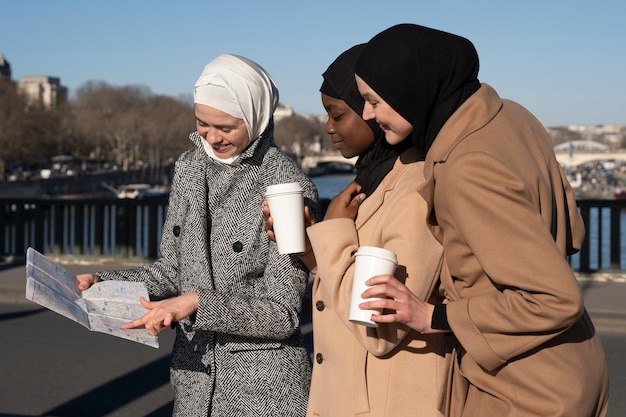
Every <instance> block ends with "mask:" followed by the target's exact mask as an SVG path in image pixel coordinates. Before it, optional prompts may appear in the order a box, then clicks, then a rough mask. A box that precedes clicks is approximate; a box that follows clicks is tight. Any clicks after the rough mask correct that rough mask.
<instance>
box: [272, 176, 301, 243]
mask: <svg viewBox="0 0 626 417" xmlns="http://www.w3.org/2000/svg"><path fill="white" fill-rule="evenodd" d="M303 194H304V189H303V188H302V186H301V185H300V183H298V182H290V183H286V184H276V185H270V186H268V187H267V190H266V192H265V199H266V200H267V204H268V205H269V207H270V214H271V216H272V218H273V219H274V236H275V237H276V244H277V245H278V253H280V254H287V253H300V252H304V251H305V249H306V236H305V234H304V233H305V231H304V196H303Z"/></svg>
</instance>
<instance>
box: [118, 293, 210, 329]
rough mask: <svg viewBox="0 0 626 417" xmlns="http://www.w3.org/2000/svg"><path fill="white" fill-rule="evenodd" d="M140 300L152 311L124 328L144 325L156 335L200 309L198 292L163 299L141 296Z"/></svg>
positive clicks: (123, 327)
mask: <svg viewBox="0 0 626 417" xmlns="http://www.w3.org/2000/svg"><path fill="white" fill-rule="evenodd" d="M139 302H141V305H142V306H144V307H145V308H147V309H148V310H150V311H149V312H148V313H146V314H144V315H143V316H141V317H140V318H138V319H137V320H133V321H131V322H130V323H126V324H124V325H123V326H122V329H134V328H136V327H142V326H143V327H145V328H146V330H147V331H148V333H150V334H151V335H153V336H156V335H158V334H159V333H160V332H161V331H162V330H163V329H165V328H166V327H170V326H171V325H172V323H174V322H177V321H180V320H182V319H184V318H186V317H189V316H191V315H192V314H193V313H195V312H196V311H197V310H198V293H197V292H189V293H187V294H183V295H179V296H178V297H173V298H168V299H167V300H161V301H146V300H144V299H143V298H140V299H139Z"/></svg>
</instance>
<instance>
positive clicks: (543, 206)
mask: <svg viewBox="0 0 626 417" xmlns="http://www.w3.org/2000/svg"><path fill="white" fill-rule="evenodd" d="M477 74H478V56H477V54H476V51H475V49H474V47H473V45H472V44H471V43H470V42H469V41H468V40H467V39H464V38H461V37H458V36H455V35H451V34H448V33H445V32H440V31H436V30H433V29H429V28H425V27H421V26H417V25H410V24H403V25H398V26H394V27H392V28H390V29H387V30H386V31H383V32H381V33H380V34H378V35H377V36H375V37H374V38H373V39H372V40H371V41H370V42H369V43H368V45H367V46H366V47H365V48H364V49H363V52H362V53H361V55H360V56H359V59H358V61H357V65H356V79H357V84H358V86H359V90H360V92H361V94H362V95H363V96H364V97H365V99H366V104H365V110H364V113H363V115H364V118H365V119H376V121H377V122H378V123H379V124H381V126H383V128H384V130H385V133H386V137H387V140H388V141H389V142H390V143H394V141H396V140H403V139H404V138H406V137H408V136H410V137H411V138H412V139H413V143H414V145H415V146H416V147H418V148H419V149H422V150H424V151H427V152H428V153H427V156H426V166H425V177H426V182H425V183H424V184H423V185H422V186H421V189H420V192H421V194H422V195H423V196H424V198H425V199H426V202H427V205H428V222H429V223H430V226H431V230H432V231H433V234H434V235H435V236H436V237H437V239H438V240H439V241H440V242H442V243H443V248H444V265H443V268H442V273H441V289H442V291H443V293H444V294H445V296H446V299H447V303H445V304H430V303H425V302H423V301H421V300H420V299H419V297H415V296H413V295H412V294H411V293H410V291H408V290H407V289H406V287H402V286H401V285H398V284H397V282H396V281H395V280H393V279H391V277H389V276H380V277H376V278H374V279H372V280H370V284H375V285H376V286H375V287H374V288H373V289H370V290H368V291H366V292H365V293H364V296H366V297H370V296H383V297H389V298H388V299H385V300H383V301H376V302H372V303H363V304H362V307H363V308H372V307H378V308H380V307H385V308H388V309H392V310H394V311H395V313H394V314H387V315H379V316H376V317H375V320H376V321H378V322H380V323H388V322H402V323H406V324H407V325H409V326H411V327H412V328H413V329H416V330H418V331H419V332H422V333H425V334H430V333H437V332H447V333H448V334H450V335H451V336H454V337H455V338H456V339H457V340H458V344H457V345H456V347H455V352H454V353H455V355H454V360H453V361H452V363H451V365H452V368H451V372H450V378H449V384H450V385H449V391H448V403H447V404H448V407H447V414H448V415H450V416H471V417H480V416H485V417H493V416H498V417H507V416H511V417H513V416H515V417H528V416H541V417H556V416H562V417H590V416H604V415H606V412H607V403H608V377H607V368H606V361H605V357H604V353H603V349H602V346H601V344H600V341H599V338H598V336H597V335H596V333H595V330H594V327H593V325H592V323H591V320H590V319H589V316H588V314H587V312H586V310H585V307H584V305H583V299H582V296H581V291H580V288H579V285H578V283H577V281H576V279H575V277H574V275H573V273H572V270H571V268H570V266H569V265H568V263H567V260H566V256H568V255H571V254H573V253H575V252H576V251H577V250H578V249H579V248H580V245H581V243H582V240H583V237H584V225H583V223H582V219H581V217H580V215H579V213H578V211H577V209H576V201H575V199H574V194H573V192H572V190H571V187H570V186H569V184H568V182H567V180H566V177H565V175H564V173H563V170H562V169H561V168H560V166H559V164H558V162H557V161H556V159H555V156H554V152H553V150H552V146H551V144H550V141H549V137H548V135H547V134H546V131H545V129H544V128H543V127H542V126H541V124H540V123H539V122H538V121H537V120H536V119H535V118H534V117H533V116H532V115H531V114H530V113H529V112H528V111H527V110H525V109H524V108H523V107H521V106H520V105H518V104H516V103H514V102H512V101H509V100H503V99H501V98H500V97H499V96H498V94H497V93H496V92H495V90H494V89H493V88H491V87H490V86H488V85H486V84H482V85H481V84H480V83H479V82H478V78H477ZM417 182H418V183H420V182H421V179H418V180H417Z"/></svg>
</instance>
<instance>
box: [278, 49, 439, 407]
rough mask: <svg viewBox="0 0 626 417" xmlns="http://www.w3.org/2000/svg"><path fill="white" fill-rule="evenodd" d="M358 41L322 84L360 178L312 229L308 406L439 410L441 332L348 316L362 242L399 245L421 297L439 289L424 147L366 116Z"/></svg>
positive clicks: (335, 129)
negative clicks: (371, 324)
mask: <svg viewBox="0 0 626 417" xmlns="http://www.w3.org/2000/svg"><path fill="white" fill-rule="evenodd" d="M361 48H362V45H359V46H356V47H353V48H351V49H349V50H347V51H346V52H344V53H343V54H341V55H340V56H339V57H338V58H337V59H336V60H335V61H334V62H333V63H332V64H331V65H330V66H329V67H328V69H327V70H326V71H325V72H324V74H323V76H324V81H323V84H322V86H321V88H320V91H321V93H322V94H321V97H322V104H323V105H324V108H325V109H326V111H327V113H328V120H327V122H326V131H327V132H328V134H329V135H330V137H331V139H332V141H333V143H334V144H335V146H336V148H337V149H339V151H340V152H341V153H342V155H343V156H345V157H347V158H350V157H354V156H358V157H359V158H358V161H357V164H356V167H357V175H356V179H355V182H353V183H352V184H350V185H348V186H347V187H346V189H344V190H343V191H342V192H341V193H340V194H339V195H337V196H336V197H335V198H333V200H332V202H331V204H330V206H329V207H328V209H327V211H326V215H325V217H324V220H323V221H321V222H318V223H316V224H313V225H312V226H310V227H308V229H307V233H308V236H309V239H310V243H311V245H312V248H313V252H312V253H313V254H314V257H313V256H311V255H309V256H304V257H303V260H304V261H305V263H307V265H308V266H309V267H310V268H311V269H312V272H313V275H314V277H315V279H314V282H313V289H312V293H313V294H312V295H313V297H312V298H313V338H314V343H313V345H314V349H315V354H314V364H313V377H312V382H311V391H310V396H309V405H308V411H307V415H308V416H355V415H359V416H376V417H403V416H407V417H408V416H423V417H433V416H441V414H440V413H439V411H438V405H439V400H440V397H441V393H442V388H443V386H444V385H443V384H444V381H445V371H446V361H445V351H446V346H445V338H444V336H443V335H442V334H433V335H420V334H419V333H418V332H416V331H414V330H412V329H410V328H408V327H407V326H405V325H403V324H398V323H391V324H384V325H380V326H379V327H378V328H366V327H365V326H363V325H360V324H354V323H351V322H350V321H349V320H348V312H349V307H350V298H351V290H352V277H353V273H354V257H353V254H354V252H355V251H356V250H357V249H358V248H359V246H377V247H382V248H386V249H389V250H392V251H393V252H395V253H396V255H397V258H398V263H399V267H398V268H397V272H396V275H395V276H396V278H397V279H398V280H401V281H402V282H405V283H406V285H407V287H408V288H410V289H411V291H413V292H414V293H415V294H417V295H418V296H419V297H421V298H422V299H423V300H429V301H431V302H437V300H441V299H440V298H438V297H436V296H433V289H434V288H435V287H436V282H437V277H438V274H439V269H440V265H441V253H442V252H441V245H440V244H439V243H438V242H437V241H436V240H435V239H434V237H433V236H432V234H431V233H430V232H429V230H428V228H427V226H426V223H425V222H424V220H423V219H424V217H425V216H426V211H425V210H426V205H425V204H424V200H423V198H422V197H421V196H420V195H419V193H418V192H417V187H416V178H418V181H419V179H420V178H423V166H424V162H423V157H422V156H423V154H422V153H420V152H419V151H418V150H417V149H415V148H413V147H412V146H411V142H410V141H405V142H403V143H400V144H397V145H389V144H388V143H387V142H386V141H385V139H384V134H383V133H382V131H381V130H380V127H379V126H378V124H377V123H375V122H369V123H366V122H365V121H364V120H363V119H362V118H361V116H360V115H361V112H362V111H363V105H364V100H363V98H362V97H361V96H360V95H359V92H358V90H357V88H356V82H355V79H354V62H355V61H356V57H357V56H358V53H359V52H360V50H361ZM355 195H356V197H355ZM309 220H310V221H311V222H312V219H311V218H309ZM268 225H271V220H269V219H268ZM307 258H308V261H307ZM313 258H315V259H316V261H315V260H314V259H313ZM409 387H410V388H409Z"/></svg>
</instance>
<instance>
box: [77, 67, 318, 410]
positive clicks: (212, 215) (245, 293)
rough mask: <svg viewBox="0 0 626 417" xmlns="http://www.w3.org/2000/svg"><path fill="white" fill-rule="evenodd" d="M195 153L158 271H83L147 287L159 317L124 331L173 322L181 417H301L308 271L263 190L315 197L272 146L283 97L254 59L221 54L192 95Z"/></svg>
mask: <svg viewBox="0 0 626 417" xmlns="http://www.w3.org/2000/svg"><path fill="white" fill-rule="evenodd" d="M194 102H195V114H196V128H197V131H195V132H193V133H192V134H191V135H190V139H191V140H192V141H193V142H194V144H195V145H196V148H195V149H193V150H190V151H187V152H185V153H183V154H182V155H181V156H180V158H179V159H178V161H177V162H176V169H175V175H174V179H173V183H172V191H171V193H170V201H169V208H168V213H167V219H166V222H165V226H164V229H163V230H164V232H163V236H162V241H161V253H162V257H161V258H160V259H159V260H157V261H156V262H155V263H153V264H151V265H147V266H143V267H139V268H135V269H131V270H125V271H103V272H99V273H96V274H94V275H91V274H85V275H79V276H78V280H79V284H78V285H79V288H80V289H81V290H84V289H86V288H88V287H89V286H90V285H91V284H92V283H93V282H95V281H97V280H98V279H102V280H105V279H116V280H131V281H142V282H145V283H146V284H147V286H148V291H149V293H150V296H151V299H153V300H156V301H151V302H143V301H142V303H143V304H144V306H145V307H146V308H148V309H149V310H150V311H149V312H148V313H147V314H146V315H145V316H143V317H141V318H138V319H137V320H135V321H133V322H131V323H128V324H127V325H126V326H125V327H129V328H130V327H137V326H145V328H146V329H147V330H148V331H149V332H150V333H152V334H158V333H159V332H160V331H162V330H163V329H164V328H166V327H169V326H170V325H172V324H173V325H174V326H175V328H176V340H175V343H174V349H173V356H172V363H171V372H170V375H171V383H172V386H173V388H174V392H175V401H174V415H176V416H207V415H213V416H220V417H222V416H237V417H241V416H255V417H257V416H272V417H274V416H304V414H305V412H306V407H307V398H308V390H309V384H310V377H311V363H310V359H309V356H308V353H307V350H306V348H305V347H304V345H303V340H302V335H301V332H300V327H299V317H300V312H301V310H302V303H303V298H304V293H305V289H306V285H307V282H308V272H307V269H306V268H305V267H304V265H303V264H302V263H301V262H300V261H299V259H298V257H297V256H292V255H280V254H279V253H278V249H277V247H276V244H275V243H274V242H271V241H270V240H269V239H268V237H267V235H266V233H265V231H264V219H263V213H262V207H263V199H264V192H265V188H266V187H267V186H268V185H271V184H278V183H286V182H294V181H297V182H299V183H300V184H301V185H302V187H303V188H304V190H305V192H304V196H305V204H307V206H309V208H310V209H311V210H315V209H316V206H317V190H316V189H315V186H314V185H313V183H312V182H311V181H310V180H309V179H308V178H307V177H306V176H305V175H304V174H303V172H302V170H301V169H300V167H299V166H298V165H297V163H296V162H295V161H294V160H292V159H291V158H289V157H287V156H286V155H285V154H283V153H282V152H281V151H280V150H279V149H278V148H277V147H276V145H275V144H274V139H273V121H272V116H273V113H274V110H275V108H276V106H277V104H278V90H277V88H276V85H275V84H274V82H273V81H272V79H271V77H270V76H269V75H268V74H267V72H266V71H265V70H263V68H261V67H260V66H259V65H257V64H256V63H254V62H252V61H250V60H248V59H246V58H243V57H239V56H236V55H220V56H218V57H217V58H215V59H214V60H213V61H211V62H210V63H209V64H208V65H207V66H206V67H205V68H204V70H203V72H202V74H201V76H200V78H199V79H198V81H197V82H196V85H195V88H194Z"/></svg>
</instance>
